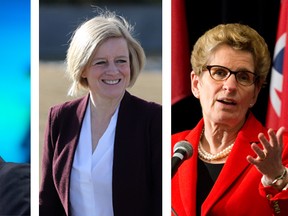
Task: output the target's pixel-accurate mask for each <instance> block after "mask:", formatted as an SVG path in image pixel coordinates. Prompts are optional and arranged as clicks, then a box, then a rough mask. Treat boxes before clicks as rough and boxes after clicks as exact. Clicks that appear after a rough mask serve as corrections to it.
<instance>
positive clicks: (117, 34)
mask: <svg viewBox="0 0 288 216" xmlns="http://www.w3.org/2000/svg"><path fill="white" fill-rule="evenodd" d="M132 33H133V27H132V26H131V25H130V24H129V23H128V22H127V21H126V20H125V19H124V18H123V17H122V16H117V15H116V14H115V13H113V12H109V11H104V12H103V13H101V14H100V15H98V16H96V17H94V18H92V19H90V20H87V21H85V22H84V23H83V24H81V25H80V26H79V27H78V28H77V29H76V30H75V32H74V34H73V35H72V37H71V42H70V45H69V48H68V51H67V55H66V64H67V70H66V72H67V74H68V76H69V78H70V79H71V80H72V85H71V88H70V90H69V92H68V95H70V96H76V95H77V94H78V93H79V90H80V89H88V82H87V80H86V78H83V77H82V76H81V75H82V73H83V71H84V70H85V68H86V67H87V65H88V64H89V63H90V62H91V60H92V57H93V55H94V54H95V51H96V50H97V48H98V47H99V46H100V45H101V44H102V43H103V42H104V41H106V40H107V39H109V38H124V39H125V40H126V41H127V45H128V50H129V58H130V71H131V75H130V83H129V87H131V86H133V84H134V83H135V81H136V79H137V77H138V75H139V73H140V71H141V70H142V69H143V67H144V64H145V61H146V56H145V53H144V50H143V48H142V47H141V45H140V43H139V42H138V41H137V40H136V39H135V38H134V37H133V36H132Z"/></svg>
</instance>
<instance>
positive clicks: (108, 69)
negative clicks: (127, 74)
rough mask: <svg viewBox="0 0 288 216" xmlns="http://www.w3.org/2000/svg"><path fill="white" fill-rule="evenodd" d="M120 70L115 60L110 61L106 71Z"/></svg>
mask: <svg viewBox="0 0 288 216" xmlns="http://www.w3.org/2000/svg"><path fill="white" fill-rule="evenodd" d="M117 72H118V67H117V65H116V64H115V63H114V62H110V63H109V64H108V67H107V71H106V73H108V74H113V73H117Z"/></svg>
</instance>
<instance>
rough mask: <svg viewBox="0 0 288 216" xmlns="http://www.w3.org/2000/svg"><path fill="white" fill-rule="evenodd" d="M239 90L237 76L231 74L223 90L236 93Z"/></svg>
mask: <svg viewBox="0 0 288 216" xmlns="http://www.w3.org/2000/svg"><path fill="white" fill-rule="evenodd" d="M236 88H237V80H236V76H235V74H231V75H230V76H229V77H228V78H227V79H226V80H225V81H224V83H223V89H224V90H227V91H234V90H235V89H236Z"/></svg>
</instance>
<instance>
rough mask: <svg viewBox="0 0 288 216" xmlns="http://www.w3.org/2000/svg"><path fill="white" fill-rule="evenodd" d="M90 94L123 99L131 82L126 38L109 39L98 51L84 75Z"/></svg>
mask: <svg viewBox="0 0 288 216" xmlns="http://www.w3.org/2000/svg"><path fill="white" fill-rule="evenodd" d="M82 77H83V78H86V79H87V82H88V86H89V90H90V92H91V93H92V94H93V95H95V96H97V97H101V98H108V99H118V98H121V97H122V96H123V94H124V92H125V90H126V88H127V87H128V85H129V82H130V59H129V50H128V45H127V42H126V40H125V39H124V38H109V39H107V40H106V41H104V42H103V43H102V44H101V45H100V46H99V47H98V48H97V50H96V52H95V55H94V56H93V58H92V61H91V63H90V65H88V67H87V68H86V70H85V71H84V72H83V74H82Z"/></svg>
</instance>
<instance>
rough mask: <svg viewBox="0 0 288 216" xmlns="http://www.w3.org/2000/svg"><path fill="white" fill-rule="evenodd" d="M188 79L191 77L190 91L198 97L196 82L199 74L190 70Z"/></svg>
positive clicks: (197, 82)
mask: <svg viewBox="0 0 288 216" xmlns="http://www.w3.org/2000/svg"><path fill="white" fill-rule="evenodd" d="M190 79H191V91H192V93H193V95H194V96H195V97H196V98H198V99H199V96H200V95H199V89H198V84H199V76H198V75H196V74H195V72H194V71H193V70H192V71H191V73H190Z"/></svg>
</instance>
